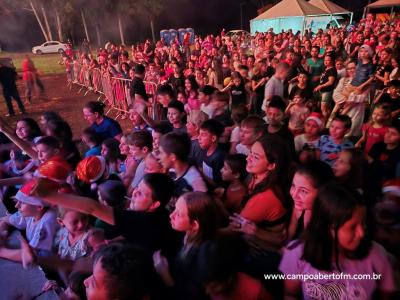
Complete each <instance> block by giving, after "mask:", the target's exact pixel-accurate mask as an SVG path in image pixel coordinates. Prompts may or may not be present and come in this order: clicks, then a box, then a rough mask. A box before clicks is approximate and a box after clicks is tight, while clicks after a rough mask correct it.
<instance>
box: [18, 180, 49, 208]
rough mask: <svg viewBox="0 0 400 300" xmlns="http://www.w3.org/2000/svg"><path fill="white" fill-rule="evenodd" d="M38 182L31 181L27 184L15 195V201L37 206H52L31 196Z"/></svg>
mask: <svg viewBox="0 0 400 300" xmlns="http://www.w3.org/2000/svg"><path fill="white" fill-rule="evenodd" d="M35 184H36V181H35V180H34V179H33V180H30V181H28V182H27V183H25V184H24V185H23V186H22V187H21V188H20V190H19V191H18V192H17V194H16V195H15V197H14V198H15V199H16V200H17V201H19V202H22V203H26V204H30V205H35V206H43V207H46V206H50V205H49V204H48V203H46V202H44V201H43V200H42V199H40V198H38V197H34V196H31V193H32V190H33V188H34V187H35Z"/></svg>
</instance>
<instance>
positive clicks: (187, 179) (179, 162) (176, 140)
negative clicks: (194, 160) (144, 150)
mask: <svg viewBox="0 0 400 300" xmlns="http://www.w3.org/2000/svg"><path fill="white" fill-rule="evenodd" d="M190 147H191V141H190V139H189V137H188V136H187V135H185V134H178V133H175V132H171V133H168V134H166V135H164V136H163V137H162V138H161V141H160V156H159V159H160V162H161V164H162V166H163V168H164V169H165V170H167V171H168V170H169V169H174V171H175V179H174V182H175V192H174V195H175V196H176V197H179V196H181V195H182V194H184V193H185V192H192V191H199V192H206V191H207V187H206V184H205V183H204V180H203V178H202V176H201V174H200V172H199V171H198V170H197V169H196V167H194V166H190V164H189V161H188V156H189V153H190Z"/></svg>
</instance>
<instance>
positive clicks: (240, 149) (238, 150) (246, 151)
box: [236, 143, 250, 156]
mask: <svg viewBox="0 0 400 300" xmlns="http://www.w3.org/2000/svg"><path fill="white" fill-rule="evenodd" d="M236 153H237V154H244V155H246V156H247V155H249V154H250V149H249V147H247V146H245V145H243V144H242V143H240V144H237V145H236Z"/></svg>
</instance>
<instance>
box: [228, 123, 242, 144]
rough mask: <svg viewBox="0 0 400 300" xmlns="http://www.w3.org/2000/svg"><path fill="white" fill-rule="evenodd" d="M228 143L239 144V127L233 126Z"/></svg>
mask: <svg viewBox="0 0 400 300" xmlns="http://www.w3.org/2000/svg"><path fill="white" fill-rule="evenodd" d="M230 142H231V143H239V142H240V127H239V126H235V128H233V130H232V133H231V139H230Z"/></svg>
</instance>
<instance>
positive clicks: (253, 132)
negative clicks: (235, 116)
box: [234, 115, 266, 155]
mask: <svg viewBox="0 0 400 300" xmlns="http://www.w3.org/2000/svg"><path fill="white" fill-rule="evenodd" d="M265 126H266V124H265V122H264V120H263V119H262V118H261V117H259V116H256V115H251V116H248V117H247V118H246V119H244V120H243V121H242V122H241V123H240V135H239V141H240V143H239V144H237V146H236V148H235V151H234V153H238V154H244V155H248V154H249V153H250V149H251V146H252V145H253V144H254V143H255V141H257V140H258V139H259V138H260V137H261V136H262V134H263V133H264V131H265Z"/></svg>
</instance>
